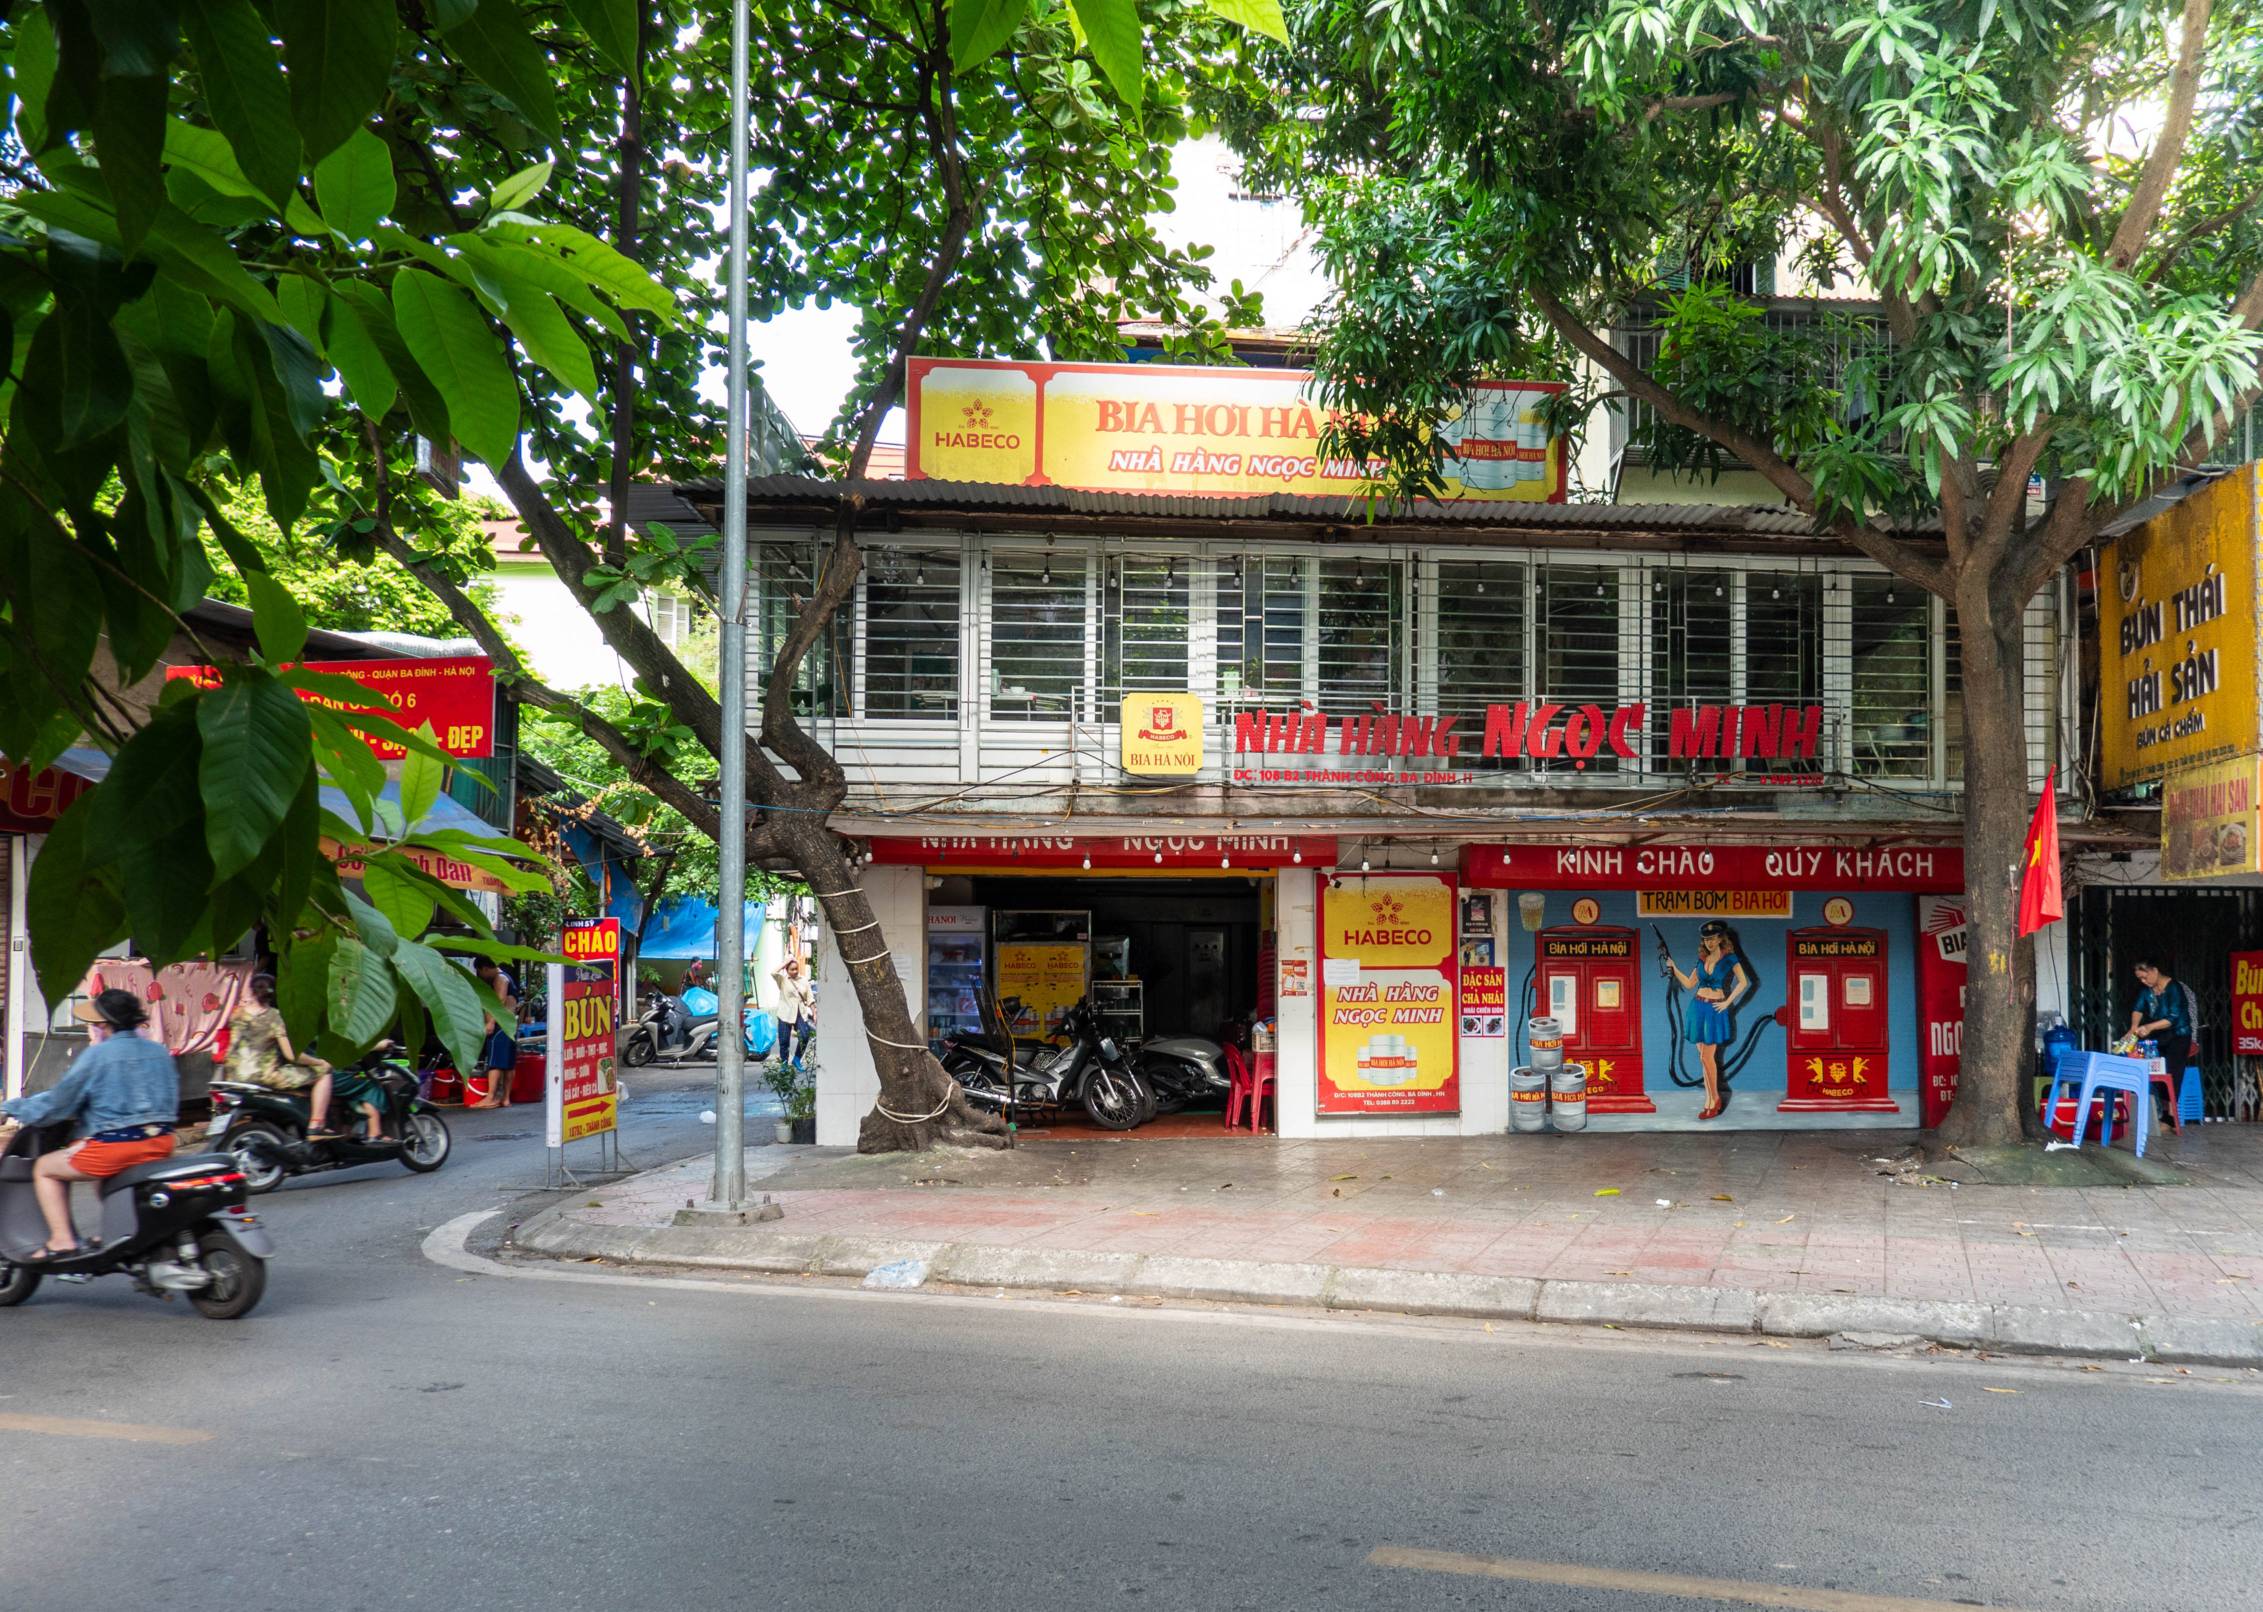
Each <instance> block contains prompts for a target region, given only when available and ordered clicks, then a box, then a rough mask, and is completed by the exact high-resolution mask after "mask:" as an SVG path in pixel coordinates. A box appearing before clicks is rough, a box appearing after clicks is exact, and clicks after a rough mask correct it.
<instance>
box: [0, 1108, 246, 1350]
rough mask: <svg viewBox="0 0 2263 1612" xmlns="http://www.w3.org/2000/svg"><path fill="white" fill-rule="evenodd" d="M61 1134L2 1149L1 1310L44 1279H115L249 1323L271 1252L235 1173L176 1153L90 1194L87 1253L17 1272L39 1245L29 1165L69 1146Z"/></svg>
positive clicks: (211, 1157)
mask: <svg viewBox="0 0 2263 1612" xmlns="http://www.w3.org/2000/svg"><path fill="white" fill-rule="evenodd" d="M69 1129H70V1128H69V1126H68V1125H65V1124H56V1125H48V1126H40V1127H35V1128H31V1127H27V1128H26V1129H24V1130H20V1131H18V1132H16V1134H15V1135H14V1136H12V1137H10V1138H9V1140H8V1145H7V1147H6V1148H5V1149H0V1309H5V1308H7V1307H8V1306H10V1305H15V1304H21V1303H23V1302H24V1300H26V1299H28V1298H30V1297H31V1296H32V1294H33V1293H34V1292H35V1291H37V1290H38V1287H39V1282H40V1278H41V1277H43V1276H55V1277H62V1278H76V1279H80V1280H84V1279H85V1278H87V1277H90V1276H108V1275H111V1274H113V1273H123V1274H125V1275H127V1276H131V1277H132V1278H133V1279H134V1286H135V1287H136V1288H138V1289H139V1290H140V1291H142V1292H144V1293H147V1294H150V1295H151V1296H153V1297H155V1298H161V1299H169V1298H171V1297H172V1296H173V1295H174V1294H175V1293H186V1294H187V1295H188V1297H189V1303H191V1304H192V1305H194V1306H195V1307H196V1309H197V1313H198V1314H200V1315H207V1316H210V1317H211V1318H212V1319H213V1320H215V1321H233V1320H235V1319H236V1318H237V1317H238V1316H241V1315H246V1314H249V1313H250V1311H251V1308H252V1306H254V1305H255V1304H257V1303H258V1302H259V1299H260V1295H261V1294H262V1293H265V1292H266V1291H267V1261H268V1258H269V1256H271V1255H272V1254H273V1253H274V1252H275V1245H274V1244H273V1243H272V1242H271V1241H269V1239H268V1236H267V1232H266V1229H265V1228H264V1227H262V1226H261V1225H260V1223H259V1220H258V1218H257V1217H256V1216H253V1215H250V1214H247V1213H245V1212H244V1190H245V1182H244V1176H243V1172H242V1171H240V1170H238V1169H237V1168H236V1163H235V1160H233V1159H231V1158H229V1157H228V1156H227V1155H225V1154H220V1153H188V1154H180V1155H176V1156H175V1157H173V1158H169V1159H160V1160H158V1161H157V1162H156V1163H154V1164H137V1165H135V1166H133V1167H132V1168H131V1169H128V1170H121V1171H119V1172H118V1173H117V1174H116V1175H113V1176H105V1177H104V1178H103V1179H102V1181H101V1182H100V1183H99V1185H98V1186H97V1189H96V1190H97V1192H98V1194H99V1196H100V1201H101V1206H102V1208H101V1223H100V1227H99V1231H98V1240H97V1241H96V1242H95V1243H94V1244H93V1246H91V1247H88V1248H82V1250H81V1251H80V1252H79V1253H76V1254H72V1255H70V1256H68V1257H65V1258H59V1259H56V1260H53V1261H51V1262H48V1263H43V1264H37V1265H25V1264H19V1263H17V1261H19V1260H21V1259H23V1258H24V1257H25V1256H26V1255H28V1254H31V1253H33V1252H35V1251H37V1250H38V1249H39V1248H40V1247H41V1246H42V1245H43V1244H45V1242H46V1241H47V1222H46V1221H45V1219H43V1218H42V1217H41V1215H40V1213H39V1203H38V1200H37V1199H36V1198H35V1197H34V1196H33V1189H32V1179H31V1167H32V1162H33V1161H34V1160H35V1159H37V1158H38V1157H39V1155H40V1154H41V1153H44V1152H47V1151H49V1150H50V1149H53V1148H59V1147H65V1146H68V1145H69V1141H68V1135H69Z"/></svg>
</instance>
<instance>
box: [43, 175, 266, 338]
mask: <svg viewBox="0 0 2263 1612" xmlns="http://www.w3.org/2000/svg"><path fill="white" fill-rule="evenodd" d="M15 203H16V205H17V206H19V207H21V206H23V205H24V204H25V203H24V198H23V197H22V196H20V195H19V196H17V197H16V198H15ZM144 252H145V254H146V255H147V256H150V257H153V258H155V259H156V260H157V262H158V265H159V267H161V268H168V269H171V270H173V271H174V272H175V273H176V274H177V275H179V276H180V277H181V278H182V279H184V280H186V281H187V282H188V283H189V285H190V287H191V288H192V289H195V290H201V291H202V292H204V294H205V295H207V296H209V297H212V298H214V299H215V300H217V301H220V302H225V303H227V304H228V305H229V306H230V307H233V308H235V309H237V310H239V311H241V312H243V313H245V314H248V315H250V316H251V317H252V318H253V319H256V320H259V321H260V322H261V323H263V324H270V325H272V324H279V323H281V322H282V318H283V314H282V310H281V309H279V308H277V307H276V306H275V299H274V298H273V297H271V296H269V295H268V294H267V288H266V287H265V286H263V285H261V284H260V283H259V282H258V281H257V280H255V279H253V278H252V277H251V276H250V275H249V274H248V273H246V272H245V270H244V266H243V261H242V260H241V259H240V258H238V257H237V256H236V254H235V252H234V251H233V250H232V249H231V248H230V247H229V245H228V243H227V242H226V241H224V240H222V239H221V238H220V236H218V235H217V234H215V233H214V232H213V231H211V230H209V229H206V228H205V227H204V226H203V225H202V224H199V223H198V222H197V221H196V220H195V219H193V218H191V217H189V215H188V214H186V213H184V212H182V211H181V210H180V209H179V208H178V207H174V206H171V205H167V206H166V207H165V208H163V209H162V210H160V211H159V213H158V215H157V217H156V220H155V221H154V222H153V223H152V224H151V225H150V227H149V239H148V241H147V242H145V243H144Z"/></svg>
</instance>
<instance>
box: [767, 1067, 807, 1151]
mask: <svg viewBox="0 0 2263 1612" xmlns="http://www.w3.org/2000/svg"><path fill="white" fill-rule="evenodd" d="M762 1083H763V1084H764V1085H765V1086H768V1087H769V1088H770V1090H771V1092H772V1094H773V1095H775V1096H776V1097H777V1099H778V1101H779V1103H780V1105H781V1106H783V1107H784V1109H785V1113H784V1114H783V1115H782V1116H781V1117H780V1118H779V1120H778V1129H777V1138H778V1140H779V1141H780V1142H814V1141H816V1140H817V1120H816V1114H817V1081H816V1079H815V1077H814V1076H812V1075H810V1074H808V1073H805V1072H804V1071H803V1070H801V1069H798V1068H796V1067H795V1066H794V1065H792V1064H790V1063H788V1062H787V1061H786V1060H785V1059H783V1058H772V1059H771V1060H770V1061H769V1062H768V1063H765V1064H764V1065H763V1066H762ZM805 1132H806V1133H807V1134H804V1133H805Z"/></svg>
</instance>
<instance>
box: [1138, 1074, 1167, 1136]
mask: <svg viewBox="0 0 2263 1612" xmlns="http://www.w3.org/2000/svg"><path fill="white" fill-rule="evenodd" d="M1132 1084H1133V1085H1135V1086H1137V1087H1138V1088H1139V1104H1140V1107H1139V1123H1140V1124H1142V1125H1145V1124H1146V1123H1147V1122H1148V1121H1149V1120H1151V1119H1153V1118H1154V1117H1155V1115H1156V1113H1157V1112H1158V1110H1159V1107H1160V1104H1161V1102H1162V1099H1161V1098H1159V1097H1157V1096H1156V1094H1155V1087H1154V1086H1153V1084H1151V1083H1150V1082H1148V1081H1145V1080H1142V1079H1141V1078H1140V1077H1139V1073H1138V1071H1136V1070H1135V1071H1133V1073H1132Z"/></svg>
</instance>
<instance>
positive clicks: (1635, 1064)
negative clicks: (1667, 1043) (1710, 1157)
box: [1535, 924, 1658, 1114]
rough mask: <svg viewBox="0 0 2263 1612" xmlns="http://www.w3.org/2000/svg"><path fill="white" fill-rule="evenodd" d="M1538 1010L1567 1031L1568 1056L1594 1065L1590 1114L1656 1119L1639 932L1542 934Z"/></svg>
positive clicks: (1564, 929)
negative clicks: (1645, 1070)
mask: <svg viewBox="0 0 2263 1612" xmlns="http://www.w3.org/2000/svg"><path fill="white" fill-rule="evenodd" d="M1535 938H1536V940H1537V941H1538V953H1539V955H1538V959H1537V961H1538V979H1537V982H1536V984H1537V995H1538V1011H1540V1012H1541V1013H1544V1014H1546V1015H1547V1016H1548V1017H1550V1018H1552V1019H1554V1020H1555V1021H1556V1022H1557V1023H1559V1024H1561V1025H1562V1026H1563V1027H1564V1056H1565V1057H1567V1058H1569V1059H1571V1060H1573V1061H1574V1062H1577V1063H1582V1064H1585V1065H1586V1066H1587V1110H1588V1112H1589V1113H1591V1114H1654V1113H1656V1112H1657V1111H1658V1110H1657V1105H1656V1104H1654V1103H1652V1102H1651V1100H1650V1099H1649V1097H1648V1096H1647V1095H1645V1094H1644V1092H1643V1089H1642V971H1641V969H1640V968H1639V967H1637V966H1636V956H1635V939H1636V937H1635V932H1634V931H1633V930H1631V929H1618V928H1613V927H1612V926H1610V925H1608V924H1566V925H1562V926H1560V927H1558V928H1555V929H1543V930H1541V931H1540V933H1539V935H1538V936H1537V937H1535Z"/></svg>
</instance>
